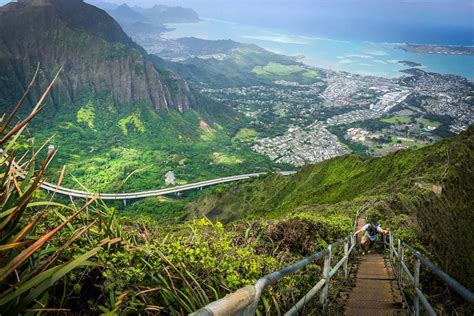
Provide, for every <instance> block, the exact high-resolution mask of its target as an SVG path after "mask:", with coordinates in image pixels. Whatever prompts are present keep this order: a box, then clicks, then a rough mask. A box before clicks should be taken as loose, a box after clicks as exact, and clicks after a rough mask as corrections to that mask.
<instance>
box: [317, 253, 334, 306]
mask: <svg viewBox="0 0 474 316" xmlns="http://www.w3.org/2000/svg"><path fill="white" fill-rule="evenodd" d="M331 248H332V246H331V245H329V246H328V254H327V255H326V257H325V258H324V268H323V279H325V280H326V283H325V284H324V287H323V290H322V292H321V296H320V303H321V305H323V313H324V312H326V309H327V305H328V292H329V272H330V270H331Z"/></svg>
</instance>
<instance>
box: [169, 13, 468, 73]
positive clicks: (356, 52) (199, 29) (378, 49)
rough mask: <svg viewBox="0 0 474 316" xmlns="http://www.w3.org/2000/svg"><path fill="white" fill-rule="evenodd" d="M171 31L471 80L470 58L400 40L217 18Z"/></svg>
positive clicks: (315, 58)
mask: <svg viewBox="0 0 474 316" xmlns="http://www.w3.org/2000/svg"><path fill="white" fill-rule="evenodd" d="M169 27H170V28H173V29H174V30H172V31H170V32H167V33H165V34H164V35H163V36H164V37H166V38H180V37H189V36H193V37H197V38H202V39H209V40H217V39H232V40H234V41H237V42H242V43H253V44H257V45H259V46H261V47H263V48H265V49H267V50H270V51H273V52H276V53H281V54H285V55H291V56H296V55H303V56H305V58H304V62H305V63H307V64H309V65H311V66H315V67H319V68H325V69H332V70H340V71H347V72H351V73H357V74H361V75H374V76H382V77H390V78H393V77H398V76H401V75H402V73H400V70H402V69H406V68H408V67H407V66H405V65H402V64H400V63H399V61H402V60H406V61H412V62H416V63H420V64H421V66H420V67H419V68H421V69H423V70H425V71H431V72H438V73H443V74H455V75H459V76H463V77H466V78H468V79H469V80H471V81H474V56H463V55H442V54H419V53H410V52H405V51H403V50H401V49H398V48H397V46H398V45H400V44H401V43H387V42H376V41H364V40H339V39H331V38H325V37H318V36H311V35H308V32H306V34H304V35H303V34H298V33H296V32H295V31H288V30H284V29H277V28H268V27H262V26H254V25H248V24H242V23H236V22H228V21H223V20H217V19H205V18H203V19H202V21H200V22H199V23H184V24H170V25H169Z"/></svg>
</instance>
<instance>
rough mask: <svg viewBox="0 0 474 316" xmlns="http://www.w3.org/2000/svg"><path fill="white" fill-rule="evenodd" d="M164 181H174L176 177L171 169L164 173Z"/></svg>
mask: <svg viewBox="0 0 474 316" xmlns="http://www.w3.org/2000/svg"><path fill="white" fill-rule="evenodd" d="M165 183H166V184H167V185H171V184H172V185H174V184H175V183H176V177H175V176H174V172H173V171H168V172H167V173H166V175H165Z"/></svg>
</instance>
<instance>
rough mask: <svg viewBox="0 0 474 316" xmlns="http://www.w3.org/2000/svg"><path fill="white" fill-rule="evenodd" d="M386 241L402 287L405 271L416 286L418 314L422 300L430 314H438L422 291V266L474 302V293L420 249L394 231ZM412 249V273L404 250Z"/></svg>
mask: <svg viewBox="0 0 474 316" xmlns="http://www.w3.org/2000/svg"><path fill="white" fill-rule="evenodd" d="M394 238H395V239H397V243H398V249H395V247H394ZM384 243H385V244H386V245H387V246H388V247H389V251H390V263H391V264H392V265H393V262H392V260H393V258H395V262H396V263H397V265H398V269H396V268H395V267H394V269H393V271H394V272H395V274H396V276H397V280H398V283H399V285H400V287H402V280H403V276H404V275H403V273H405V274H406V275H407V276H408V279H409V280H410V284H411V286H412V287H413V288H414V294H415V297H414V299H413V312H414V314H415V315H416V316H418V315H419V314H420V305H419V304H420V301H421V303H422V305H423V307H424V308H425V310H426V313H427V314H428V315H436V312H435V310H434V309H433V306H431V304H430V302H429V300H428V299H427V298H426V296H425V294H424V293H423V292H422V291H421V287H420V268H421V266H424V267H426V268H427V269H429V270H430V271H431V272H433V274H435V275H436V276H437V277H439V278H440V279H441V280H443V281H444V282H445V283H446V284H447V285H448V286H449V287H450V288H452V289H453V290H454V291H455V292H456V293H458V294H459V295H460V296H461V297H462V298H464V299H465V300H466V302H468V303H470V304H474V293H473V292H471V291H470V290H469V289H467V288H466V287H465V286H463V285H462V284H461V283H459V282H458V281H457V280H455V279H454V278H453V277H451V276H450V275H448V274H447V273H446V272H444V271H443V270H441V269H440V268H439V267H437V266H436V265H435V264H434V263H433V262H431V261H430V260H429V259H428V258H426V257H425V256H423V255H422V254H421V253H420V252H419V251H418V250H416V249H415V248H414V247H413V246H411V245H410V244H408V243H406V242H403V241H402V240H401V238H399V237H398V236H397V235H395V234H394V233H392V232H389V241H388V242H387V241H386V240H384ZM405 249H408V250H410V251H411V252H412V253H413V255H414V256H415V258H416V260H415V267H414V272H413V273H412V272H411V271H410V270H409V269H408V267H407V265H406V262H405V259H404V250H405Z"/></svg>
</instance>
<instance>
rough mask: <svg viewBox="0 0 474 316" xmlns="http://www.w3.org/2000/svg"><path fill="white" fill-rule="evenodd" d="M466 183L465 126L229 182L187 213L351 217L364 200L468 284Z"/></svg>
mask: <svg viewBox="0 0 474 316" xmlns="http://www.w3.org/2000/svg"><path fill="white" fill-rule="evenodd" d="M473 188H474V127H471V128H470V129H469V130H468V131H466V132H464V133H462V134H461V135H458V136H456V137H454V138H452V139H449V140H445V141H442V142H439V143H437V144H435V145H432V146H428V147H425V148H422V149H419V150H417V151H411V150H403V151H399V152H397V153H394V154H391V155H388V156H386V157H382V158H374V159H370V160H362V159H361V158H360V157H357V156H352V155H349V156H343V157H338V158H334V159H331V160H327V161H324V162H322V163H319V164H316V165H309V166H306V167H304V168H303V169H302V170H301V171H300V172H298V174H296V175H294V176H291V177H283V176H281V175H270V176H267V177H264V178H261V179H258V180H254V181H252V182H248V183H245V184H240V185H237V184H236V185H229V186H228V187H227V188H226V189H222V188H220V189H218V191H217V192H214V193H212V194H209V195H207V196H204V197H202V198H201V199H200V200H199V201H197V202H195V203H192V204H190V205H189V206H188V208H189V210H190V212H191V213H192V214H195V215H198V216H201V215H206V216H208V217H209V218H211V219H214V220H221V221H224V222H229V221H233V220H236V219H241V218H281V217H286V216H303V217H304V216H314V215H321V214H323V215H328V216H329V215H331V214H336V213H342V214H347V216H353V215H354V213H355V211H356V210H357V209H359V208H360V207H362V205H365V204H366V203H370V205H371V207H370V209H369V214H370V215H373V216H374V217H376V218H379V220H380V221H381V222H382V223H383V224H384V225H386V226H388V227H389V228H391V229H392V230H394V231H396V232H398V233H400V234H402V235H403V236H405V237H406V238H407V239H409V240H412V241H414V242H417V243H418V242H419V243H420V246H421V245H423V246H424V247H425V249H426V250H427V251H428V252H431V253H433V255H434V257H435V258H436V260H437V262H438V264H440V266H441V267H442V268H443V269H445V270H446V271H448V273H451V274H453V275H454V276H456V277H457V278H458V279H459V280H466V284H467V285H470V286H474V268H473V267H474V251H473V250H472V249H474V235H473V234H472V232H473V231H474V213H473V212H472V211H473V210H474V199H473V196H474V189H473ZM288 214H291V215H288ZM459 249H465V251H463V252H461V253H460V252H459ZM467 267H469V268H467Z"/></svg>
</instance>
